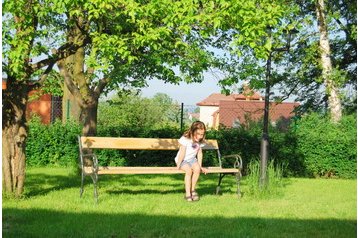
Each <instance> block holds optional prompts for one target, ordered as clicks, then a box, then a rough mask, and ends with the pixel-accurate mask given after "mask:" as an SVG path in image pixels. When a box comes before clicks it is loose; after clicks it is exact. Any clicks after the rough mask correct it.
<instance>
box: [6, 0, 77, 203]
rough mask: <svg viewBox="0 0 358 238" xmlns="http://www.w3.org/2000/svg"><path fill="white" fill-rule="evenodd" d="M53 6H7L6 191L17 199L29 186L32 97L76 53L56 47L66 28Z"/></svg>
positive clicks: (20, 3)
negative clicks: (29, 109) (28, 111)
mask: <svg viewBox="0 0 358 238" xmlns="http://www.w3.org/2000/svg"><path fill="white" fill-rule="evenodd" d="M53 3H54V1H49V2H47V1H27V0H20V1H16V2H14V1H7V0H5V1H4V2H3V32H2V36H3V74H4V75H5V77H6V89H5V90H3V94H2V99H3V100H2V102H3V105H2V115H3V117H2V148H3V150H2V170H3V185H4V186H3V190H4V192H5V193H11V194H14V195H15V196H20V195H21V194H22V192H23V188H24V181H25V161H26V158H25V146H26V138H27V130H28V128H27V121H26V104H27V102H28V93H29V91H30V90H31V89H33V88H36V87H38V86H39V85H41V84H42V83H44V82H45V81H46V79H47V76H48V75H49V74H50V72H51V70H52V68H53V66H54V65H55V63H56V61H57V60H58V59H60V58H63V57H66V56H67V55H69V54H71V49H72V50H73V49H74V48H75V47H74V46H72V45H69V44H64V45H61V44H59V43H58V42H56V41H55V39H56V37H57V35H56V33H57V29H58V27H59V26H60V25H61V23H62V18H61V17H60V16H61V10H62V9H61V8H54V4H53ZM53 30H55V33H53ZM49 38H51V40H49ZM54 47H57V50H56V54H52V53H51V51H50V49H51V48H54Z"/></svg>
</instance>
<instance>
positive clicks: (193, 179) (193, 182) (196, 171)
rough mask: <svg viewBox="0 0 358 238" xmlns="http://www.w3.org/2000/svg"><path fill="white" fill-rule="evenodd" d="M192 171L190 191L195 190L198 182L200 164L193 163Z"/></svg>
mask: <svg viewBox="0 0 358 238" xmlns="http://www.w3.org/2000/svg"><path fill="white" fill-rule="evenodd" d="M191 169H192V171H193V175H192V177H191V190H190V193H191V192H192V191H195V188H196V183H197V182H198V179H199V176H200V166H199V164H198V163H195V164H193V166H192V168H191Z"/></svg>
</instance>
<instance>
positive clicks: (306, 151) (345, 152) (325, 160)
mask: <svg viewBox="0 0 358 238" xmlns="http://www.w3.org/2000/svg"><path fill="white" fill-rule="evenodd" d="M356 124H357V120H356V117H355V115H351V116H345V117H343V119H342V121H341V122H340V123H338V124H334V123H332V122H330V120H329V119H328V118H326V117H322V116H319V115H318V114H310V115H307V116H305V117H303V118H302V119H301V120H300V121H299V122H298V126H297V128H296V135H297V150H298V152H299V154H301V156H302V158H304V166H305V172H306V174H307V175H308V176H315V177H317V176H326V177H331V176H337V177H341V178H356V175H357V129H356V128H357V127H356Z"/></svg>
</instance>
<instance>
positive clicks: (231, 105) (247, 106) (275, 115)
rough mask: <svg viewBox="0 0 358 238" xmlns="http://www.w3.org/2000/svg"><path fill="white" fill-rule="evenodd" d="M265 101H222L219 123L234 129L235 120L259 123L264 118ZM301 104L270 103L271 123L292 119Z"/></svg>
mask: <svg viewBox="0 0 358 238" xmlns="http://www.w3.org/2000/svg"><path fill="white" fill-rule="evenodd" d="M264 106H265V102H264V101H220V105H219V108H220V109H219V110H220V111H219V122H220V124H223V125H225V126H227V127H232V126H233V124H234V122H235V120H239V122H240V124H245V122H246V120H248V119H250V120H253V121H257V120H259V119H261V118H262V117H263V114H264ZM297 106H299V103H290V102H283V103H270V112H269V117H270V121H277V120H278V119H280V118H286V119H288V118H291V117H292V116H294V113H293V110H294V108H295V107H297Z"/></svg>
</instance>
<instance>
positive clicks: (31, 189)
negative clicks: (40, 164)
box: [24, 173, 81, 197]
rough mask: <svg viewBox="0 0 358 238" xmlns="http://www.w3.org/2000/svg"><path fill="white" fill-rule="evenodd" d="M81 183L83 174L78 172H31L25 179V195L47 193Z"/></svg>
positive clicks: (78, 185) (31, 195) (77, 185)
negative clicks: (59, 173) (60, 173)
mask: <svg viewBox="0 0 358 238" xmlns="http://www.w3.org/2000/svg"><path fill="white" fill-rule="evenodd" d="M80 185H81V176H80V175H76V174H74V173H73V174H69V175H67V176H65V175H51V174H46V173H31V174H30V175H27V176H26V180H25V193H24V196H25V197H34V196H39V195H45V194H47V193H49V192H51V191H54V190H61V189H68V188H74V187H78V188H80Z"/></svg>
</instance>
